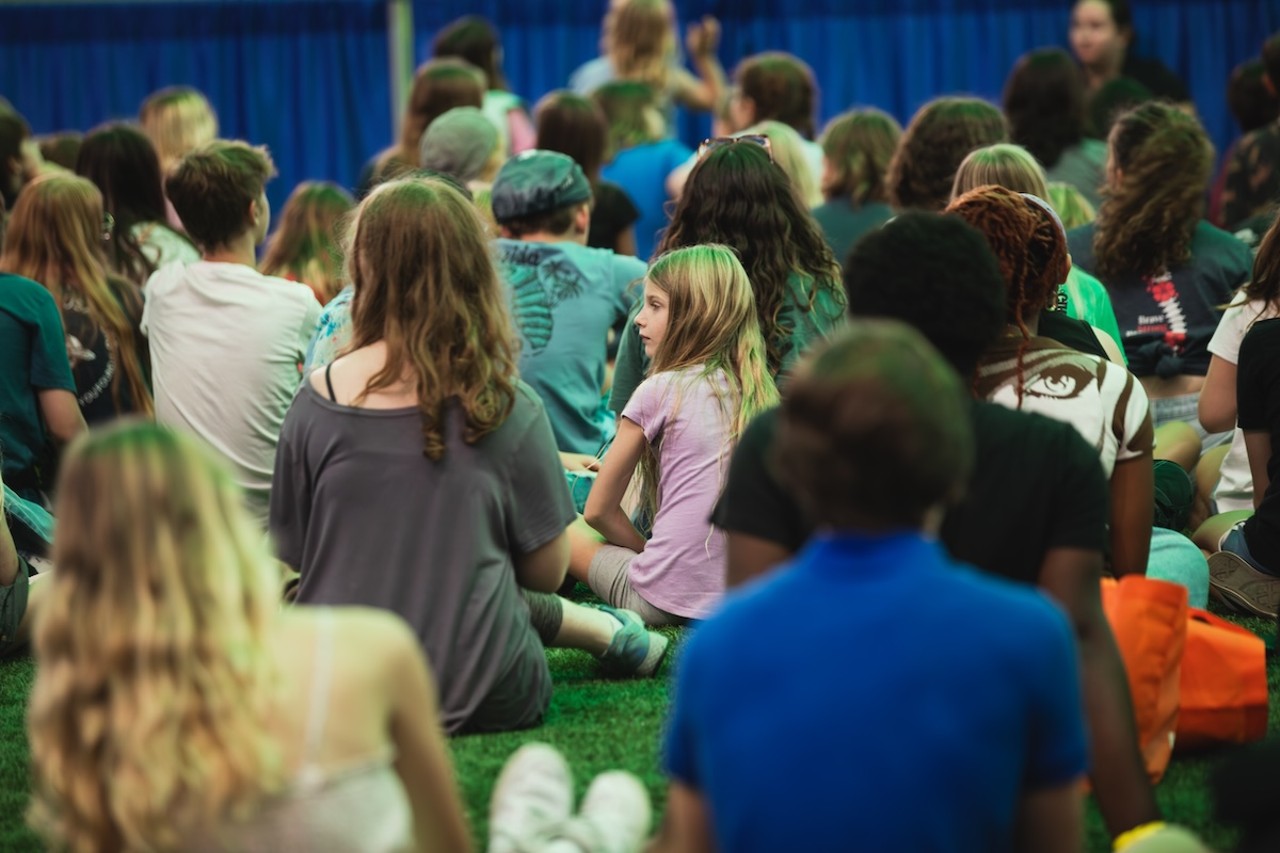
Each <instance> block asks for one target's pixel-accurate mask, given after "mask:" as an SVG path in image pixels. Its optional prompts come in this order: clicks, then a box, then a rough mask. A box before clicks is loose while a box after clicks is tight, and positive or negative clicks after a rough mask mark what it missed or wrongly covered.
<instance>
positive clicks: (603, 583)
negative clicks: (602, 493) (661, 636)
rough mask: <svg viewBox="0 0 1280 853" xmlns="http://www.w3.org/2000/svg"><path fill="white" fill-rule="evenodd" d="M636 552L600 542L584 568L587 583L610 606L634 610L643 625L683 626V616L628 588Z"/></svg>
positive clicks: (686, 622)
mask: <svg viewBox="0 0 1280 853" xmlns="http://www.w3.org/2000/svg"><path fill="white" fill-rule="evenodd" d="M635 558H636V552H635V551H632V550H631V549H630V548H623V547H622V546H620V545H602V546H601V547H600V550H599V551H597V552H596V555H595V556H594V557H592V558H591V566H590V567H589V568H588V570H587V578H588V580H587V586H589V587H591V591H592V592H594V593H595V594H596V595H598V596H600V597H601V598H602V599H604V601H605V603H606V604H608V605H610V606H611V607H619V608H622V609H623V610H634V611H635V612H636V613H639V614H640V618H642V619H644V623H645V624H646V625H685V624H688V622H689V620H688V619H687V618H685V617H684V616H677V615H675V614H674V613H668V612H667V611H665V610H662V609H661V608H658V607H654V606H653V605H652V604H650V603H649V602H647V601H645V600H644V598H642V597H641V595H640V593H638V592H636V591H635V590H634V589H632V588H631V576H630V569H631V561H632V560H634V559H635Z"/></svg>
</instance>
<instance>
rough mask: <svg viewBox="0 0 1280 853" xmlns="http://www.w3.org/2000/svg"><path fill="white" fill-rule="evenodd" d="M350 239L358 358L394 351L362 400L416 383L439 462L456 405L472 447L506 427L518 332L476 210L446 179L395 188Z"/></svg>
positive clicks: (430, 448) (427, 437)
mask: <svg viewBox="0 0 1280 853" xmlns="http://www.w3.org/2000/svg"><path fill="white" fill-rule="evenodd" d="M349 239H350V244H349V246H348V248H347V272H348V277H349V278H350V280H351V281H352V282H353V283H354V284H355V290H356V296H355V302H354V303H353V305H352V312H351V313H352V326H353V336H352V338H353V339H352V342H351V349H359V348H360V347H365V346H369V345H370V344H373V343H376V342H378V341H383V342H385V344H386V347H387V361H386V366H385V367H384V368H383V369H382V370H381V371H379V372H378V373H377V374H376V375H375V376H374V377H373V378H372V379H370V380H369V383H368V385H367V386H366V387H365V389H364V391H363V392H362V393H361V395H360V397H361V398H363V397H364V396H365V395H366V394H369V393H371V392H373V391H376V390H378V389H380V388H387V387H389V386H391V385H394V384H395V383H397V382H399V381H400V379H401V378H402V377H403V376H405V375H409V376H411V377H412V378H413V382H414V385H415V390H416V391H417V395H418V407H419V408H420V409H421V410H422V436H423V451H422V452H423V455H424V456H426V457H427V458H428V459H431V460H436V461H438V460H439V459H441V458H442V457H443V456H444V446H445V445H444V430H445V423H444V422H445V416H446V408H447V404H448V403H449V401H450V400H453V401H455V402H456V403H457V404H458V406H460V407H461V409H462V412H463V415H464V417H465V420H466V424H465V426H464V427H463V432H462V437H463V440H464V441H465V442H466V443H467V444H474V443H475V442H477V441H479V440H480V439H481V438H483V437H484V436H486V435H488V434H489V433H491V432H493V431H494V430H495V429H497V428H498V427H499V426H501V425H502V423H503V422H504V421H505V420H506V419H507V416H508V415H509V414H510V413H511V409H512V407H513V406H514V405H515V396H516V354H515V337H516V333H515V328H514V326H513V325H512V323H511V316H510V314H509V313H508V308H507V296H506V289H505V288H504V287H503V285H502V282H501V281H500V280H499V279H498V273H497V271H496V269H495V268H494V264H493V260H492V258H491V255H490V250H489V245H488V240H487V238H486V236H485V229H484V225H483V224H482V223H481V221H480V215H479V213H477V211H476V209H475V206H474V205H472V204H471V202H469V201H467V199H466V198H464V197H463V195H462V194H461V193H460V192H458V191H457V190H456V189H454V188H453V187H452V186H450V185H449V184H447V183H445V182H444V181H441V180H437V179H434V178H406V179H402V180H397V181H392V182H390V183H387V184H383V185H382V186H380V187H378V188H377V189H376V190H374V191H373V192H372V193H370V194H369V196H368V198H366V199H365V200H364V202H363V203H362V204H361V205H360V207H359V209H358V210H357V212H356V218H355V222H354V224H353V225H352V227H351V231H350V234H349Z"/></svg>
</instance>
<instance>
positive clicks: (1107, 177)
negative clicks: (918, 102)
mask: <svg viewBox="0 0 1280 853" xmlns="http://www.w3.org/2000/svg"><path fill="white" fill-rule="evenodd" d="M1065 24H1066V21H1065V19H1064V26H1065ZM680 35H681V33H680V30H679V28H678V25H677V18H676V12H675V9H674V7H673V6H672V4H671V2H670V0H613V2H612V3H611V4H610V7H609V10H608V13H607V15H606V17H605V20H604V26H603V33H602V40H601V56H600V57H599V58H597V59H595V60H592V61H591V62H589V63H587V64H586V65H584V66H582V67H581V68H579V69H578V70H577V71H575V72H574V74H573V76H572V78H571V79H569V80H567V81H566V88H565V89H562V90H557V91H555V92H553V93H551V94H549V95H547V96H546V97H544V98H543V99H542V100H541V101H539V102H537V103H536V106H534V105H526V104H525V102H523V101H522V100H521V99H520V98H519V97H518V96H516V95H515V94H513V93H512V92H511V91H510V85H509V81H508V80H507V79H506V77H505V76H504V74H503V71H502V49H501V43H500V41H499V38H498V34H497V32H496V31H495V30H494V29H493V28H492V26H490V25H489V24H488V22H486V21H484V20H483V19H481V18H477V17H468V18H464V19H461V20H459V21H457V22H454V23H453V24H451V25H450V26H449V27H447V28H445V29H443V30H441V31H440V32H439V33H438V34H437V35H436V37H435V39H434V41H433V43H432V44H433V52H434V56H433V57H432V58H431V59H430V60H429V61H428V62H427V63H425V64H424V65H423V66H422V67H421V68H420V69H419V70H418V72H417V75H416V77H415V80H414V84H413V86H412V91H411V92H410V95H409V98H408V104H407V105H406V109H405V113H404V119H403V122H402V133H401V135H400V137H399V138H398V139H396V140H395V141H394V142H393V143H392V144H391V145H389V146H388V147H387V148H386V149H385V150H383V151H381V152H380V153H377V154H375V155H373V156H372V158H371V159H370V160H369V161H368V162H367V163H366V164H365V166H364V169H363V171H362V172H361V174H360V178H359V181H358V182H357V185H356V186H354V187H351V188H344V187H341V186H338V185H337V184H334V183H332V182H329V181H325V180H321V179H320V178H321V177H322V176H316V179H315V180H308V181H305V182H303V183H302V184H300V185H299V186H297V187H296V188H293V190H292V192H291V194H290V195H289V200H288V203H287V204H286V206H285V208H284V210H283V211H282V212H281V214H280V215H279V216H277V217H273V215H272V210H271V206H270V204H269V203H268V201H267V194H266V187H267V185H268V183H269V182H270V181H271V180H272V179H273V178H274V177H275V174H276V170H275V165H274V163H273V161H272V159H271V155H270V154H269V152H267V150H266V149H265V148H263V147H261V146H257V145H254V144H252V142H251V141H242V140H232V139H222V138H219V137H218V127H219V126H218V121H217V117H216V116H215V114H214V112H213V109H212V106H211V105H210V103H209V101H208V100H207V99H206V98H205V97H204V96H203V95H202V94H200V93H199V92H198V91H196V90H194V89H190V88H186V87H172V88H169V89H165V90H162V91H160V92H157V93H156V94H154V95H153V96H151V97H149V98H148V99H147V100H146V101H145V102H144V103H143V104H142V106H141V109H140V110H139V115H138V119H137V121H136V122H112V123H108V124H103V125H101V126H99V127H97V128H93V129H91V130H89V131H88V132H87V134H86V135H85V136H83V137H82V138H81V137H76V138H74V139H71V138H68V139H61V140H58V142H59V145H58V146H57V148H56V150H57V151H58V159H59V160H61V161H62V162H63V163H64V165H59V163H57V162H54V160H53V159H52V158H49V159H45V158H44V157H42V156H41V153H40V148H39V147H38V146H37V144H36V142H37V140H36V139H35V137H34V136H33V135H32V132H31V129H30V128H29V127H28V126H27V124H26V122H25V121H24V120H23V118H22V117H21V115H19V113H18V112H17V111H16V110H14V109H13V108H12V107H11V106H9V105H7V104H6V103H5V102H3V100H0V191H2V196H0V198H2V199H3V204H4V206H3V208H0V459H2V460H3V465H2V467H0V482H2V483H3V486H4V490H3V492H0V508H2V509H3V518H4V521H5V522H6V523H5V524H4V525H0V650H4V651H11V650H17V649H22V648H24V647H25V646H26V645H27V644H28V643H29V644H30V646H31V649H32V651H33V654H34V657H35V661H36V677H35V685H34V688H33V690H32V694H31V699H30V706H29V712H28V735H29V739H30V744H31V754H32V797H31V806H30V809H29V813H28V821H29V822H30V824H31V825H32V827H34V828H35V829H36V830H37V831H38V832H39V833H40V834H41V835H42V837H43V838H44V839H45V840H47V841H48V842H49V843H50V844H51V845H52V846H54V847H55V848H59V849H61V848H64V847H65V848H68V849H75V850H116V849H129V850H133V849H155V850H170V849H210V850H215V849H218V850H220V849H267V848H272V847H274V848H279V849H316V850H374V851H384V850H385V851H392V850H411V849H422V850H439V851H460V850H467V849H471V847H472V846H473V845H474V844H476V840H475V839H472V838H471V837H470V831H469V829H468V827H467V824H466V818H465V815H464V811H463V806H462V798H461V794H460V792H459V787H458V784H457V782H456V780H455V778H454V767H453V759H452V758H451V756H450V748H449V737H451V736H453V735H457V734H469V733H486V732H510V731H525V730H528V731H529V733H530V734H529V737H528V741H536V740H537V728H538V727H539V726H540V725H541V724H542V722H543V721H544V719H545V718H546V716H547V714H548V712H549V710H550V709H551V707H552V702H553V693H554V689H555V686H554V684H553V682H552V677H551V669H550V667H549V665H548V659H547V655H546V650H547V649H549V648H563V649H571V650H574V651H573V652H571V653H570V654H573V655H583V656H584V657H583V658H582V660H583V661H585V662H586V663H587V665H589V666H592V667H596V668H597V671H598V672H599V674H600V676H601V677H603V678H609V679H634V678H661V677H665V676H666V675H667V674H668V673H670V675H671V678H672V694H671V705H670V709H669V717H668V722H667V726H666V727H665V731H664V732H663V734H662V770H663V771H664V772H665V774H666V776H667V778H668V781H669V787H668V791H667V800H666V804H665V807H664V810H665V818H664V820H663V823H662V826H661V827H657V828H655V827H653V826H652V825H651V824H652V810H653V805H652V803H651V802H650V797H649V794H648V792H647V791H646V790H645V788H644V787H643V785H642V784H641V783H640V782H639V781H638V779H636V778H635V777H633V776H631V775H629V774H627V773H622V772H611V773H606V774H603V775H601V776H600V777H598V778H597V779H596V780H595V781H594V782H593V783H592V785H591V787H590V789H589V791H588V793H587V796H586V799H585V800H584V801H583V802H582V804H581V807H580V808H578V809H575V808H574V797H573V790H572V784H571V775H570V774H571V770H570V768H569V766H568V764H567V762H566V760H565V758H564V757H563V756H562V755H561V754H560V753H559V752H557V751H556V750H555V749H553V748H551V747H549V746H547V745H545V744H538V743H532V742H530V743H526V745H524V746H523V747H521V748H520V749H519V750H517V751H515V753H514V754H513V755H512V756H511V758H510V761H509V762H508V763H507V766H506V767H505V769H504V770H503V772H502V774H501V776H500V777H499V778H498V779H497V782H496V785H495V787H494V792H493V802H492V811H491V820H490V825H489V838H488V839H486V840H485V841H484V842H483V844H482V845H481V846H485V847H487V849H489V850H491V851H500V853H501V851H511V853H515V851H558V852H559V853H574V851H577V853H583V851H602V853H629V851H636V850H639V849H641V848H642V847H643V846H645V845H646V844H647V845H648V849H652V850H657V851H693V850H711V849H725V850H787V849H803V850H840V849H867V850H956V851H999V850H1028V851H1079V850H1081V849H1082V847H1083V844H1084V841H1083V839H1084V827H1085V822H1084V817H1083V812H1084V801H1085V800H1084V797H1085V795H1084V793H1083V791H1084V784H1083V783H1084V782H1085V781H1086V780H1087V782H1088V785H1089V786H1090V788H1091V791H1092V796H1093V797H1094V799H1095V800H1096V803H1097V806H1098V811H1099V813H1100V815H1101V818H1102V821H1103V823H1104V824H1105V828H1106V831H1107V832H1108V834H1109V835H1110V836H1111V837H1112V839H1114V841H1115V844H1116V849H1117V850H1128V851H1130V853H1143V851H1147V852H1148V853H1150V851H1155V853H1159V851H1171V852H1172V853H1176V851H1196V850H1205V849H1206V848H1204V847H1203V846H1202V845H1200V843H1199V842H1198V840H1197V839H1195V838H1194V836H1192V835H1191V834H1190V833H1189V832H1187V831H1185V830H1182V829H1180V828H1178V827H1176V826H1174V825H1173V824H1172V823H1170V824H1166V823H1165V822H1164V818H1163V817H1162V814H1161V810H1160V807H1159V805H1158V804H1157V801H1156V798H1155V796H1154V793H1153V789H1152V785H1151V783H1150V781H1149V780H1148V776H1147V773H1146V770H1145V768H1144V766H1143V762H1142V756H1141V754H1140V751H1139V746H1138V740H1137V738H1138V736H1137V730H1136V726H1135V720H1134V711H1133V707H1132V702H1131V697H1130V692H1129V685H1128V683H1127V681H1126V678H1125V670H1124V665H1123V663H1122V660H1121V657H1120V653H1119V651H1118V650H1117V646H1116V643H1115V640H1114V638H1113V635H1112V631H1111V628H1110V626H1109V625H1108V622H1107V619H1106V617H1105V616H1104V612H1103V608H1102V605H1101V599H1100V592H1099V588H1100V583H1099V582H1100V580H1101V578H1103V577H1104V576H1107V575H1110V576H1114V577H1124V576H1130V575H1137V576H1146V577H1149V578H1157V579H1162V580H1165V581H1168V582H1171V583H1175V584H1180V585H1182V586H1184V587H1186V589H1187V594H1188V597H1189V600H1190V602H1191V604H1193V605H1195V606H1201V607H1203V606H1205V605H1206V604H1207V601H1208V599H1209V598H1210V597H1213V598H1214V599H1216V600H1217V601H1218V602H1220V603H1221V606H1225V607H1228V608H1232V609H1235V610H1238V611H1240V612H1243V613H1247V614H1251V615H1254V616H1260V617H1265V618H1269V619H1276V618H1277V611H1278V610H1280V454H1276V453H1273V448H1274V447H1275V446H1276V444H1277V441H1280V368H1278V367H1277V366H1276V365H1280V319H1277V318H1278V317H1280V307H1278V306H1280V221H1278V220H1277V217H1276V212H1277V209H1280V183H1277V178H1276V176H1277V175H1280V129H1278V128H1280V125H1277V123H1276V118H1275V116H1276V115H1277V114H1280V109H1277V106H1276V103H1271V102H1276V101H1277V100H1278V96H1277V91H1278V90H1280V34H1277V35H1276V36H1273V37H1271V38H1270V39H1269V40H1268V41H1267V42H1266V43H1265V45H1263V46H1262V50H1261V54H1260V58H1259V59H1258V60H1257V61H1256V62H1255V64H1254V65H1253V66H1250V67H1249V68H1244V67H1242V68H1241V69H1240V70H1238V71H1237V73H1236V75H1235V76H1233V78H1232V88H1231V90H1230V91H1231V92H1232V93H1235V94H1233V95H1232V97H1233V109H1235V110H1236V112H1237V115H1238V116H1247V119H1246V118H1244V117H1242V118H1241V121H1242V123H1243V122H1245V121H1248V122H1249V124H1248V125H1247V126H1246V129H1247V130H1248V133H1247V134H1246V135H1245V136H1244V137H1243V138H1242V139H1241V141H1240V142H1239V143H1238V144H1237V145H1235V146H1234V147H1233V149H1232V151H1231V152H1230V154H1229V156H1228V157H1227V159H1226V161H1225V166H1224V171H1223V173H1222V175H1221V177H1220V178H1219V180H1218V184H1217V189H1216V190H1215V193H1214V196H1213V199H1214V206H1213V208H1212V210H1210V208H1209V207H1208V205H1207V199H1208V193H1209V190H1210V183H1211V181H1212V180H1213V174H1212V171H1213V164H1214V151H1213V148H1212V145H1211V144H1210V142H1209V137H1208V135H1207V133H1206V132H1205V130H1204V128H1203V127H1202V126H1201V125H1200V123H1199V121H1198V120H1197V119H1196V118H1195V116H1194V110H1193V109H1192V107H1191V104H1190V99H1189V96H1188V94H1187V90H1186V88H1185V86H1183V85H1182V83H1181V81H1179V80H1178V79H1177V77H1176V75H1174V74H1173V73H1172V72H1171V71H1170V70H1169V69H1167V68H1165V67H1164V66H1163V65H1161V64H1160V63H1159V62H1157V61H1156V60H1153V59H1149V58H1143V57H1142V56H1140V55H1138V54H1137V53H1136V52H1135V51H1134V50H1133V48H1134V32H1133V26H1132V20H1131V13H1130V9H1129V7H1128V4H1127V3H1126V2H1124V0H1079V2H1076V3H1075V4H1074V7H1073V9H1072V11H1071V19H1070V37H1069V40H1070V45H1071V50H1072V52H1071V53H1069V52H1067V51H1065V50H1060V49H1056V48H1055V49H1041V50H1035V51H1031V52H1029V53H1028V54H1027V55H1025V56H1024V57H1022V58H1021V59H1020V60H1019V61H1018V62H1017V64H1016V65H1015V66H1014V67H1013V68H1012V69H1011V70H1010V74H1009V78H1008V82H1007V84H1006V87H1005V90H1004V97H1003V104H1002V105H1000V106H997V105H995V104H992V103H988V102H987V101H984V100H981V99H978V98H974V97H968V96H958V95H944V96H941V97H938V98H935V99H933V100H931V101H929V102H928V103H926V104H924V105H923V106H922V107H921V108H920V109H919V111H918V112H917V113H916V114H915V116H913V117H911V119H910V121H909V122H907V123H906V124H905V126H903V125H900V124H899V123H898V122H897V121H896V120H895V119H894V118H893V117H891V116H889V115H888V114H886V113H884V112H882V111H880V110H878V109H874V108H870V107H862V106H858V107H856V108H852V109H849V110H848V111H846V112H843V113H841V114H839V115H838V116H837V117H836V118H834V119H833V120H832V121H831V122H830V123H829V124H828V125H827V126H826V128H825V129H824V130H822V132H821V134H819V133H818V125H817V124H816V118H817V115H816V101H817V87H818V81H817V80H816V79H815V76H814V74H813V72H812V70H811V69H810V68H809V66H808V65H807V64H805V63H804V62H803V61H802V60H801V59H800V58H799V57H795V56H791V55H789V54H784V53H779V52H773V51H770V52H763V53H760V54H757V55H753V56H748V57H743V58H741V60H740V61H739V62H738V63H737V64H736V65H735V66H734V68H733V72H732V74H731V75H729V76H726V75H725V73H724V70H723V68H722V67H721V65H720V62H719V60H718V59H717V55H718V52H719V25H718V24H717V22H716V21H715V20H714V19H710V18H706V19H703V20H701V21H698V22H695V23H693V24H692V25H690V26H689V28H688V31H687V33H686V34H685V36H686V37H685V38H684V40H683V42H682V40H681V38H680ZM1073 54H1074V55H1073ZM1250 80H1252V81H1254V82H1253V84H1252V88H1249V89H1248V90H1247V91H1245V86H1246V84H1247V83H1248V82H1249V81H1250ZM1125 87H1128V88H1125ZM1122 89H1123V91H1121V90H1122ZM1117 92H1119V94H1116V93H1117ZM1135 92H1136V93H1137V94H1135ZM1109 99H1114V100H1109ZM1268 99H1270V102H1268ZM1246 101H1247V103H1245V102H1246ZM1120 102H1124V103H1125V104H1126V106H1125V107H1124V108H1122V109H1116V107H1115V103H1120ZM850 106H851V107H853V106H854V105H850ZM677 109H693V110H703V111H709V112H711V113H712V114H713V118H714V122H715V125H716V127H717V131H716V133H715V135H714V136H713V137H711V138H709V139H707V140H706V141H704V142H703V143H702V144H701V145H699V146H698V147H697V148H696V150H695V149H693V148H689V147H686V146H685V145H684V144H683V143H681V142H680V141H678V140H676V139H674V138H672V128H673V117H674V115H675V111H676V110H677ZM1097 116H1102V117H1103V118H1104V120H1100V119H1098V118H1097ZM1259 117H1261V118H1259ZM64 148H69V149H74V150H67V151H64V150H63V149H64ZM50 150H51V151H52V150H54V147H52V146H51V147H50ZM353 165H354V164H353ZM1210 214H1212V215H1211V216H1210ZM1224 229H1226V230H1224ZM1253 246H1256V251H1255V250H1254V249H1252V248H1251V247H1253ZM1273 534H1274V535H1275V537H1276V538H1275V541H1272V535H1273ZM1272 547H1275V548H1276V551H1275V552H1272V551H1271V548H1272ZM907 614H909V615H910V618H909V619H905V618H903V617H904V616H906V615H907ZM958 619H964V620H965V621H964V624H963V626H961V625H960V624H959V623H958V622H957V620H958ZM922 624H924V625H930V626H944V627H942V628H940V629H938V630H940V631H941V632H942V633H941V637H942V638H941V639H940V635H939V633H938V632H937V631H935V630H927V631H922V630H921V628H920V625H922ZM681 627H683V628H685V630H684V631H683V632H680V631H678V630H677V628H681ZM676 636H683V638H684V639H683V642H682V643H680V645H681V648H680V654H679V659H678V660H675V658H676V657H677V655H676V654H675V652H674V649H675V646H676V644H675V643H674V642H673V640H672V637H676ZM593 659H594V662H593ZM664 664H667V665H665V666H664ZM837 668H838V669H840V670H841V674H840V675H839V676H838V677H833V672H834V671H835V670H836V669H837ZM780 733H783V734H780ZM818 733H821V736H820V737H819V736H818ZM801 780H803V784H801ZM1259 849H1266V848H1259Z"/></svg>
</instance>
